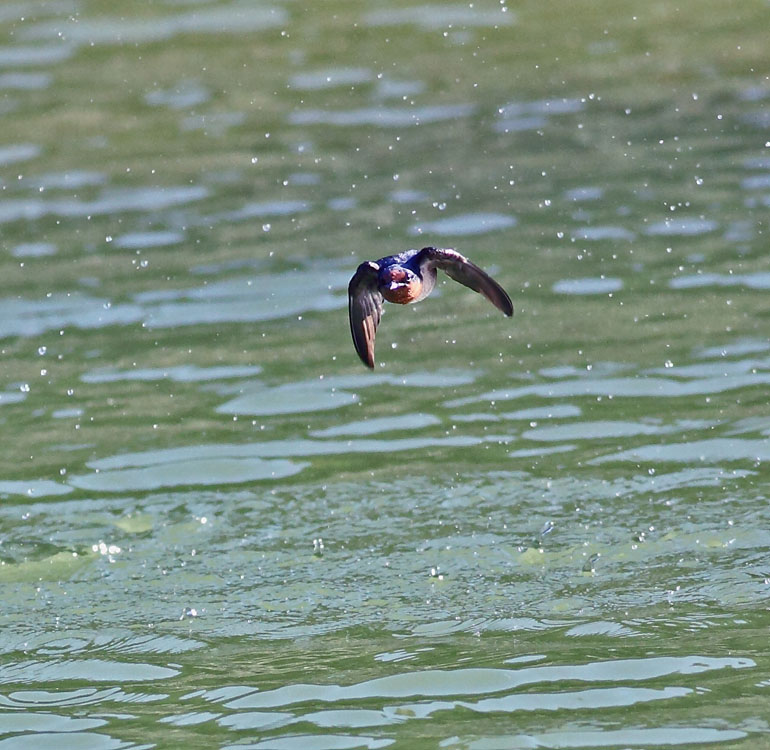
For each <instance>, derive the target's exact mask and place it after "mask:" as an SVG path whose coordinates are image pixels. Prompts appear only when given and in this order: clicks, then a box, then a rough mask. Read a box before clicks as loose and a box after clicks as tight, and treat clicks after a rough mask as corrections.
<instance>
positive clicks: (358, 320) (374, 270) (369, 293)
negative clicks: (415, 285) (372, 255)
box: [348, 260, 382, 368]
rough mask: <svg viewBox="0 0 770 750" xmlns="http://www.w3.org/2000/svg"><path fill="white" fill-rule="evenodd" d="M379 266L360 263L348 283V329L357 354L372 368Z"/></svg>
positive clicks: (379, 301)
mask: <svg viewBox="0 0 770 750" xmlns="http://www.w3.org/2000/svg"><path fill="white" fill-rule="evenodd" d="M379 270H380V267H379V266H378V265H377V264H376V263H373V262H372V261H370V260H369V261H366V263H362V264H361V265H360V266H359V267H358V269H357V270H356V272H355V274H353V278H352V279H351V280H350V284H348V315H349V316H350V332H351V333H352V334H353V344H354V345H355V347H356V351H357V352H358V356H359V357H361V361H362V362H363V363H364V364H365V365H366V366H367V367H371V368H374V334H375V333H376V332H377V326H378V325H379V324H380V318H381V317H382V295H381V294H380V292H379V290H378V289H377V274H378V272H379Z"/></svg>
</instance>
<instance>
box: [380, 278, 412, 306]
mask: <svg viewBox="0 0 770 750" xmlns="http://www.w3.org/2000/svg"><path fill="white" fill-rule="evenodd" d="M421 290H422V284H421V283H420V281H419V280H417V281H412V282H410V283H409V284H403V285H402V286H399V287H397V288H396V289H383V290H382V296H383V297H385V299H386V300H388V302H395V303H396V304H398V305H408V304H409V303H410V302H414V301H415V300H416V299H417V298H418V297H419V296H420V291H421Z"/></svg>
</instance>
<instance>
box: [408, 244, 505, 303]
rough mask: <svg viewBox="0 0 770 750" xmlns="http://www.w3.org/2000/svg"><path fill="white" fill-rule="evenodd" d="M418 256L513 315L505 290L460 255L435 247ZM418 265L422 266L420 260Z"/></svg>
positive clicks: (426, 248) (427, 248) (422, 251)
mask: <svg viewBox="0 0 770 750" xmlns="http://www.w3.org/2000/svg"><path fill="white" fill-rule="evenodd" d="M420 255H422V256H423V257H424V258H425V260H427V261H429V262H430V263H432V264H433V265H434V266H435V267H436V268H440V269H441V270H442V271H444V272H445V273H446V274H447V276H449V277H450V278H452V279H454V280H455V281H459V282H460V283H461V284H464V285H465V286H467V287H468V288H470V289H473V291H474V292H478V293H479V294H483V295H484V296H485V297H486V298H487V299H488V300H489V301H490V302H491V303H492V304H493V305H494V306H495V307H496V308H497V309H498V310H500V311H501V312H504V313H505V314H506V315H508V316H511V315H513V303H512V302H511V298H510V297H509V296H508V293H507V292H506V291H505V289H503V288H502V287H501V286H500V284H498V283H497V282H496V281H495V280H494V279H493V278H492V277H491V276H490V275H489V274H487V273H486V272H485V271H482V270H481V269H480V268H479V267H478V266H477V265H476V264H475V263H471V261H469V260H468V259H467V258H466V257H465V256H464V255H460V253H458V252H457V251H456V250H450V249H440V248H435V247H425V248H423V249H422V250H420ZM420 263H421V264H422V258H421V259H420Z"/></svg>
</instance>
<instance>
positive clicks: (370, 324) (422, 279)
mask: <svg viewBox="0 0 770 750" xmlns="http://www.w3.org/2000/svg"><path fill="white" fill-rule="evenodd" d="M437 268H440V269H441V270H442V271H444V272H445V273H446V274H447V276H449V278H451V279H454V280H455V281H459V282H460V283H461V284H464V285H465V286H467V287H469V288H470V289H473V291H474V292H479V294H483V295H484V296H485V297H486V298H487V299H488V300H489V301H490V302H491V303H492V304H493V305H494V306H495V307H496V308H497V309H498V310H501V311H502V312H503V313H505V314H506V315H507V316H509V317H510V316H511V315H513V304H512V303H511V298H510V297H509V296H508V294H507V293H506V291H505V289H503V288H502V287H501V286H500V284H498V283H497V282H496V281H495V280H494V279H493V278H492V277H490V276H489V275H488V274H486V273H485V272H484V271H482V270H481V269H480V268H479V267H478V266H477V265H475V264H474V263H471V262H470V261H469V260H468V259H467V258H466V257H464V256H462V255H460V253H458V252H457V251H456V250H451V249H439V248H436V247H424V248H423V249H422V250H407V251H405V252H403V253H399V254H398V255H388V256H387V257H385V258H380V259H379V260H378V261H371V260H367V261H366V262H365V263H362V264H361V265H360V266H359V267H358V269H357V270H356V272H355V274H353V278H352V279H351V280H350V284H349V285H348V314H349V316H350V332H351V333H352V334H353V344H354V345H355V347H356V351H357V352H358V356H359V357H361V361H362V362H363V363H364V364H365V365H366V366H367V367H370V368H374V334H375V333H376V331H377V326H378V325H379V323H380V318H381V317H382V300H383V298H384V299H386V300H387V301H388V302H396V303H398V304H399V305H408V304H409V303H410V302H419V301H420V300H421V299H425V297H427V296H428V295H429V294H430V293H431V292H432V291H433V287H434V286H435V284H436V269H437Z"/></svg>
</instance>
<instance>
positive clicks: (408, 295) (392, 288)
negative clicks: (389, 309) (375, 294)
mask: <svg viewBox="0 0 770 750" xmlns="http://www.w3.org/2000/svg"><path fill="white" fill-rule="evenodd" d="M379 287H380V292H381V293H382V296H383V297H385V299H386V300H388V302H396V303H398V304H400V305H406V304H407V303H408V302H413V301H414V300H415V299H417V297H419V295H420V289H421V288H422V282H421V281H420V277H419V276H418V275H417V274H416V273H414V272H413V271H410V270H409V269H408V268H403V267H400V266H398V267H395V268H393V267H391V268H383V269H382V271H381V272H380V278H379Z"/></svg>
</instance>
